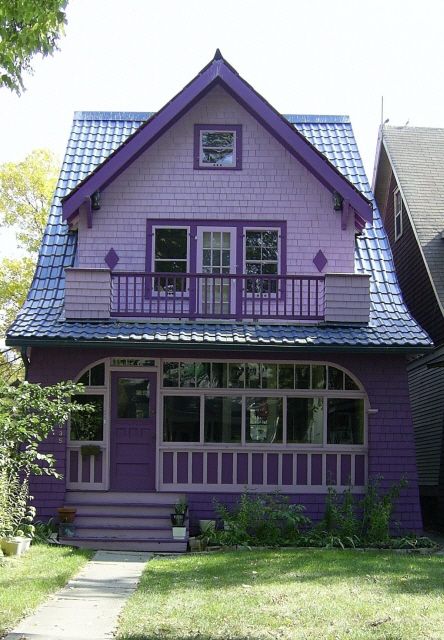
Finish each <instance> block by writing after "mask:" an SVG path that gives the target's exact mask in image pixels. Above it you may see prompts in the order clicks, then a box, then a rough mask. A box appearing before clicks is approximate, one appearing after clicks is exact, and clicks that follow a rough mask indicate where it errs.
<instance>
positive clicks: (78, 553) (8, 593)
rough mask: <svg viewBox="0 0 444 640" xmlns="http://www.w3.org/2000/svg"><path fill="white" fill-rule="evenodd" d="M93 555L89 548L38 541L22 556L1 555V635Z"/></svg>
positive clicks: (62, 583) (60, 585)
mask: <svg viewBox="0 0 444 640" xmlns="http://www.w3.org/2000/svg"><path fill="white" fill-rule="evenodd" d="M91 556H92V553H91V552H90V551H86V550H79V549H72V548H71V547H56V546H51V547H50V546H47V545H43V544H36V545H32V546H31V548H30V550H29V551H28V552H27V553H26V554H25V555H23V556H21V557H20V558H0V638H1V637H3V635H4V634H5V633H6V631H7V630H10V629H11V628H12V627H13V626H14V624H15V623H16V622H17V621H18V620H19V619H20V618H22V617H23V616H24V615H26V614H27V613H29V612H30V611H32V610H33V609H35V608H36V606H37V605H39V604H40V603H41V602H43V601H44V600H45V599H46V598H47V596H48V595H49V594H50V593H52V592H53V591H55V590H57V589H59V588H60V587H62V586H63V585H64V584H66V582H67V581H68V580H69V578H70V577H71V576H72V575H73V574H74V573H76V572H77V571H78V570H79V569H80V568H81V567H82V566H83V565H84V564H85V563H86V562H87V560H89V558H90V557H91Z"/></svg>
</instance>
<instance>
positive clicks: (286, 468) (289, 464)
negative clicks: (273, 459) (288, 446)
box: [282, 453, 294, 486]
mask: <svg viewBox="0 0 444 640" xmlns="http://www.w3.org/2000/svg"><path fill="white" fill-rule="evenodd" d="M293 478H294V473H293V456H291V455H289V454H286V453H284V455H283V456H282V484H283V485H289V486H291V485H292V484H293Z"/></svg>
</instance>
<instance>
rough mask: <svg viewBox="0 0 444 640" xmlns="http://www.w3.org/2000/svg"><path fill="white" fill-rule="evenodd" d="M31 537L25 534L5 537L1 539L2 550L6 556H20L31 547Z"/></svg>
mask: <svg viewBox="0 0 444 640" xmlns="http://www.w3.org/2000/svg"><path fill="white" fill-rule="evenodd" d="M30 544H31V538H25V537H23V536H14V537H11V538H3V539H2V541H1V546H2V551H3V553H4V554H5V556H20V555H21V554H22V553H25V552H26V551H28V549H29V545H30Z"/></svg>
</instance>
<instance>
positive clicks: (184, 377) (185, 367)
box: [180, 362, 196, 387]
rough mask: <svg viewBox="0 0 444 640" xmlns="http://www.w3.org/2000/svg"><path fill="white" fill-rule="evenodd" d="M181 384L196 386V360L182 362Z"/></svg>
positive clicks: (182, 385) (183, 385)
mask: <svg viewBox="0 0 444 640" xmlns="http://www.w3.org/2000/svg"><path fill="white" fill-rule="evenodd" d="M180 386H181V387H195V386H196V368H195V364H194V362H181V363H180Z"/></svg>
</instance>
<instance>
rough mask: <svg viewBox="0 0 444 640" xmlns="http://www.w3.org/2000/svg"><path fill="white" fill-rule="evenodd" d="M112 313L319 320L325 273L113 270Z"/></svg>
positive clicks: (239, 318)
mask: <svg viewBox="0 0 444 640" xmlns="http://www.w3.org/2000/svg"><path fill="white" fill-rule="evenodd" d="M111 291H112V293H111V316H115V317H140V316H142V317H149V318H185V319H198V318H202V319H206V320H248V319H262V318H263V319H268V320H278V319H279V320H280V319H286V320H321V319H323V317H324V312H323V307H324V304H323V300H324V277H323V276H294V275H291V276H275V275H273V276H263V275H255V276H251V275H248V276H247V275H233V274H227V275H221V274H202V273H198V274H193V275H190V274H185V273H168V274H167V273H162V274H159V273H112V274H111Z"/></svg>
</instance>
